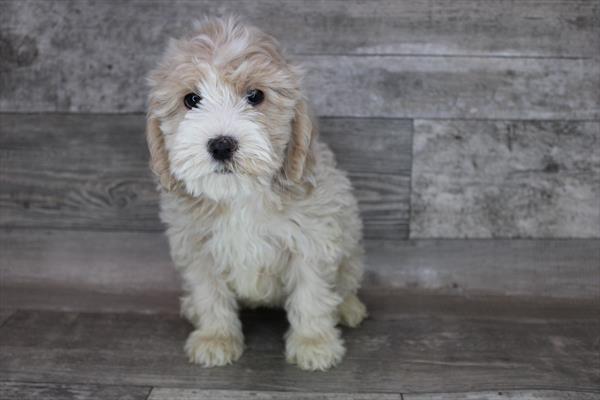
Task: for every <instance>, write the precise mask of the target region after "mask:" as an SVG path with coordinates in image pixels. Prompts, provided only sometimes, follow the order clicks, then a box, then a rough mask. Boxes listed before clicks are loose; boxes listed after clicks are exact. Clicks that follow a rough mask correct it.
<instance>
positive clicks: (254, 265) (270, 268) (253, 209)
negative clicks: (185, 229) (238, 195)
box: [204, 199, 290, 305]
mask: <svg viewBox="0 0 600 400" xmlns="http://www.w3.org/2000/svg"><path fill="white" fill-rule="evenodd" d="M287 224H290V222H289V221H287V220H286V218H284V217H283V216H282V215H281V214H280V213H279V212H277V211H276V210H274V209H273V208H271V207H267V206H265V205H264V204H262V203H260V202H258V201H257V200H256V199H250V201H247V202H238V203H235V204H231V205H230V206H229V207H228V208H227V210H226V211H225V212H224V213H223V214H222V215H220V216H219V218H218V219H216V220H215V221H214V222H213V226H212V227H211V233H212V234H211V238H210V239H209V240H208V241H207V242H206V243H205V244H204V246H205V247H206V250H207V251H209V252H210V254H211V257H212V258H213V260H214V262H215V267H216V268H217V269H218V270H219V271H220V272H221V275H222V276H223V277H224V278H225V279H226V280H227V283H228V285H229V287H230V288H231V289H232V290H233V291H234V292H235V293H236V295H237V296H238V297H239V299H240V300H241V301H242V302H244V303H247V304H248V305H268V304H273V305H277V304H279V303H280V302H281V301H282V299H283V297H284V281H285V274H286V268H287V266H288V264H289V258H290V256H289V254H290V253H289V251H288V247H287V246H286V243H285V239H284V238H282V237H281V235H280V233H281V232H284V231H286V229H285V225H287ZM282 228H283V229H282Z"/></svg>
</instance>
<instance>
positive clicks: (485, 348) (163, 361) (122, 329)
mask: <svg viewBox="0 0 600 400" xmlns="http://www.w3.org/2000/svg"><path fill="white" fill-rule="evenodd" d="M243 325H244V332H245V338H246V346H247V348H246V352H245V354H244V356H243V357H242V358H241V359H240V361H239V362H238V363H236V364H234V365H232V366H229V367H224V368H215V369H204V368H202V367H198V366H193V365H190V364H189V363H188V362H187V359H186V357H185V355H184V354H183V351H182V347H183V343H184V340H185V338H186V336H187V334H188V333H189V332H190V330H191V327H190V326H189V325H188V324H186V323H184V322H183V321H182V320H181V319H179V318H178V317H175V316H164V315H134V314H118V315H117V314H77V313H54V312H25V311H19V312H18V313H17V314H16V315H15V316H13V318H11V320H10V321H9V323H7V324H6V326H5V327H4V328H3V329H2V330H0V342H1V343H2V344H3V351H2V352H1V353H0V376H1V377H2V379H4V380H10V381H28V382H55V383H72V382H79V383H86V384H106V383H110V384H115V385H141V386H145V385H155V386H158V387H182V386H183V387H193V388H199V389H226V388H231V387H232V385H235V388H236V389H238V390H255V391H261V390H263V391H264V390H267V391H271V390H276V391H298V390H306V389H307V388H310V390H311V391H316V392H339V391H341V390H343V391H344V392H366V393H372V392H387V393H401V392H465V391H485V390H490V391H504V390H514V389H517V388H519V389H522V390H525V389H528V390H529V389H531V390H533V389H535V390H538V389H547V390H566V391H594V390H595V391H598V390H600V366H599V365H598V362H597V357H595V354H597V353H594V351H595V350H594V349H596V348H597V347H596V346H597V332H598V331H600V321H598V319H597V318H596V316H595V315H594V316H590V317H589V318H587V319H577V320H573V319H569V320H552V319H548V320H539V319H537V320H529V319H525V320H522V319H490V318H485V317H453V316H452V315H444V314H441V315H412V316H411V315H406V316H405V317H404V318H401V319H397V320H392V321H378V320H369V321H366V322H365V323H364V325H363V326H362V327H360V328H359V329H354V330H345V332H344V338H345V340H346V344H347V347H348V352H347V355H346V358H345V359H344V362H343V363H342V364H341V365H340V366H339V367H337V368H335V369H332V370H331V371H329V372H327V373H309V372H303V371H300V370H299V369H298V368H296V367H294V366H292V365H288V364H286V363H285V360H284V357H283V340H282V338H283V334H284V332H285V331H286V329H287V322H286V321H285V319H284V318H283V315H282V314H281V313H258V314H252V315H249V316H246V317H245V318H244V319H243Z"/></svg>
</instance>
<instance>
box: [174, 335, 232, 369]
mask: <svg viewBox="0 0 600 400" xmlns="http://www.w3.org/2000/svg"><path fill="white" fill-rule="evenodd" d="M243 351H244V339H243V337H242V336H241V335H215V334H208V333H206V332H202V331H201V330H195V331H193V332H192V333H190V336H188V339H187V341H186V343H185V352H186V353H187V355H188V358H189V360H190V362H192V363H195V364H200V365H202V366H204V367H219V366H223V365H227V364H231V363H232V362H234V361H237V360H238V359H239V358H240V357H241V355H242V353H243Z"/></svg>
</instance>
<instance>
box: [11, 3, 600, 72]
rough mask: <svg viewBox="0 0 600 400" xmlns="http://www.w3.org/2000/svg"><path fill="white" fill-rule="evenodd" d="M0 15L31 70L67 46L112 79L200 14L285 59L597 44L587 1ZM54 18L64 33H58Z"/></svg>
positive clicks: (47, 9)
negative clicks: (34, 51)
mask: <svg viewBox="0 0 600 400" xmlns="http://www.w3.org/2000/svg"><path fill="white" fill-rule="evenodd" d="M2 7H3V13H2V14H3V19H2V20H1V21H2V25H3V26H5V27H6V30H7V31H8V32H10V33H12V34H13V35H17V36H16V37H13V38H12V39H13V40H15V41H16V39H21V40H23V37H25V38H28V39H31V38H36V39H37V40H38V41H37V42H34V44H30V43H27V42H26V43H25V44H28V45H29V46H33V45H35V46H36V47H37V48H38V51H39V53H40V54H39V59H37V60H35V61H37V62H47V63H49V62H52V61H54V62H61V60H45V61H44V60H43V59H44V58H46V57H43V56H44V55H45V54H46V53H47V54H55V51H56V50H64V46H65V45H64V43H62V41H61V40H62V39H64V38H73V37H75V38H77V41H76V42H74V43H71V45H70V47H71V48H70V49H69V51H68V56H71V57H72V56H74V55H75V54H77V53H79V54H81V53H83V52H84V51H85V50H89V49H92V48H94V49H100V50H101V51H103V56H104V57H102V58H104V62H105V63H106V64H108V63H109V62H110V61H114V60H118V61H120V64H119V63H118V62H117V64H116V65H115V64H113V68H114V69H117V70H120V68H119V67H121V66H122V64H124V63H127V64H133V65H131V67H134V66H141V65H143V64H144V63H145V62H146V61H148V60H149V59H150V58H151V57H152V56H155V55H156V54H157V53H158V52H159V51H160V47H161V46H162V45H164V44H165V43H166V40H167V39H168V38H169V37H173V36H175V37H176V36H180V35H182V34H185V33H188V30H189V27H190V26H191V25H192V23H193V21H194V20H196V19H200V18H202V17H203V16H206V15H209V16H222V15H228V14H234V15H239V16H241V17H243V18H244V19H245V20H247V21H248V22H250V23H253V24H255V25H257V26H259V27H261V28H262V29H265V30H267V31H268V32H270V33H271V34H273V35H274V36H276V37H277V38H279V40H280V41H281V42H282V44H283V45H284V46H285V47H286V48H288V49H289V51H290V52H292V53H309V54H310V53H313V54H314V53H318V54H323V53H327V54H332V53H334V54H349V53H354V54H429V55H431V54H437V55H499V56H543V57H549V56H558V57H591V56H593V55H594V54H596V52H597V49H598V46H599V45H600V39H599V37H598V33H599V28H598V26H599V22H600V7H599V6H598V4H597V2H594V1H587V0H578V1H573V0H555V1H546V0H522V1H519V2H516V3H515V2H510V1H506V0H503V1H496V2H493V3H492V2H486V3H482V2H480V1H476V0H475V1H474V0H459V1H452V2H447V1H444V0H434V1H428V2H415V1H408V0H403V1H392V0H384V1H378V2H377V7H373V6H372V5H370V4H369V3H365V2H362V1H360V0H326V1H318V2H316V1H312V0H287V1H278V0H251V1H247V0H246V1H235V0H221V1H211V0H193V1H190V0H175V1H169V2H165V1H153V2H147V1H128V2H119V1H115V0H112V1H104V2H94V1H90V0H85V1H75V0H64V1H60V2H47V1H44V0H28V1H26V2H24V1H19V0H5V1H4V2H3V4H2ZM40 17H43V18H40ZM63 18H64V19H66V20H68V21H69V24H61V23H60V22H62V21H63ZM40 33H44V34H45V37H43V36H41V35H40ZM18 35H22V36H18ZM9 44H10V45H12V46H17V45H18V44H20V43H19V42H18V41H16V43H9ZM21 44H22V43H21ZM11 49H12V47H11ZM131 49H136V50H137V51H136V53H135V54H132V53H131V51H130V50H131ZM21 51H23V50H22V49H21ZM9 55H12V56H13V57H14V58H11V59H9V61H19V57H16V56H18V54H17V55H13V54H9ZM106 57H108V58H109V60H107V59H106ZM22 58H23V57H21V59H20V61H21V63H23V61H30V59H29V58H26V59H25V60H23V59H22ZM81 58H85V57H81ZM64 61H65V60H62V62H64ZM103 66H104V67H105V69H107V70H108V71H106V72H110V71H109V69H108V68H106V66H105V65H103ZM131 71H134V69H133V68H132V69H131ZM116 72H117V71H115V72H114V73H115V74H116Z"/></svg>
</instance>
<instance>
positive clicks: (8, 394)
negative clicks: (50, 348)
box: [0, 382, 150, 400]
mask: <svg viewBox="0 0 600 400" xmlns="http://www.w3.org/2000/svg"><path fill="white" fill-rule="evenodd" d="M148 393H150V387H140V386H129V387H125V386H99V385H74V384H54V383H29V382H27V383H24V382H0V398H1V399H3V400H107V399H112V400H146V398H147V396H148Z"/></svg>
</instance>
